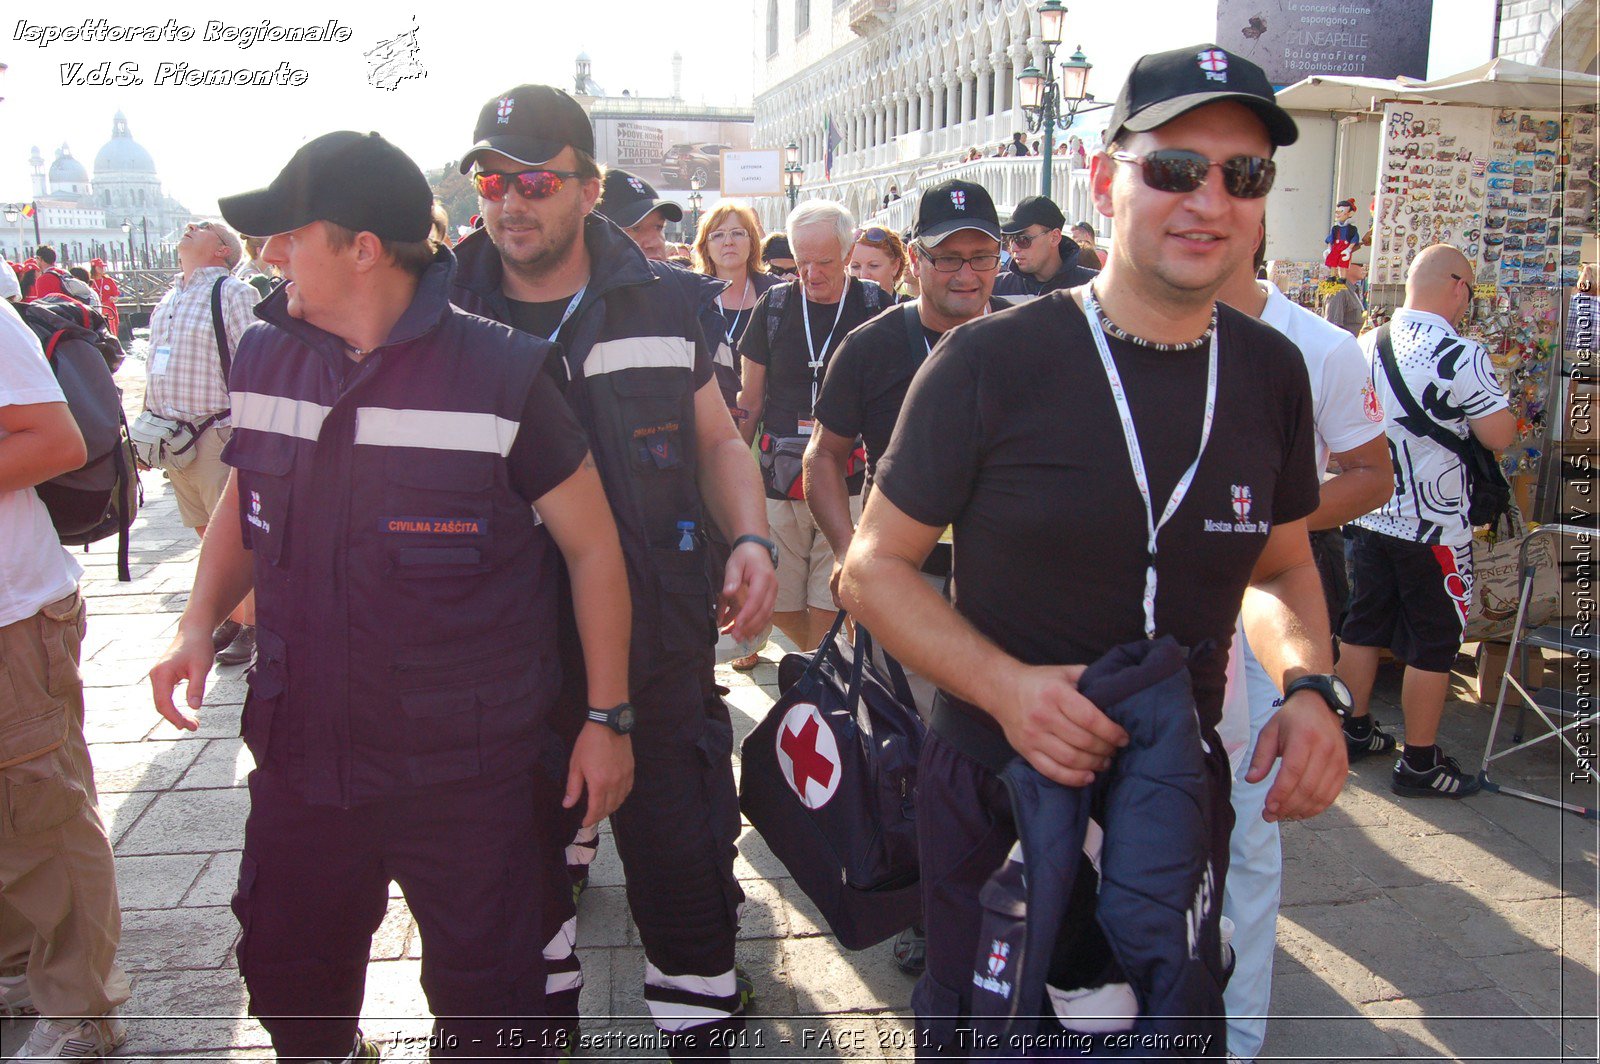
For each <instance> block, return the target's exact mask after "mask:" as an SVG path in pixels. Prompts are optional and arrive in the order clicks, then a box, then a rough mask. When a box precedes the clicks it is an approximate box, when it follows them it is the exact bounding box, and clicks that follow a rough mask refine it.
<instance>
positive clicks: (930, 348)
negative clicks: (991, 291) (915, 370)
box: [916, 300, 989, 355]
mask: <svg viewBox="0 0 1600 1064" xmlns="http://www.w3.org/2000/svg"><path fill="white" fill-rule="evenodd" d="M916 305H917V307H918V317H917V321H918V323H919V324H920V323H921V321H922V317H921V306H922V302H921V301H920V300H918V302H917V304H916ZM988 313H989V304H987V303H985V304H984V305H983V309H982V310H980V311H979V312H978V317H980V318H982V317H985V316H986V315H987V314H988ZM939 335H940V336H943V335H944V333H940V334H939ZM922 346H923V347H925V348H927V349H928V354H929V355H932V354H933V344H931V343H929V342H928V330H927V329H926V328H924V329H923V330H922Z"/></svg>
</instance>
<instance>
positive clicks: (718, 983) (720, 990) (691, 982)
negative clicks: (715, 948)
mask: <svg viewBox="0 0 1600 1064" xmlns="http://www.w3.org/2000/svg"><path fill="white" fill-rule="evenodd" d="M644 1003H645V1004H646V1005H648V1006H649V1008H650V1018H651V1019H652V1020H654V1021H655V1024H656V1026H657V1027H659V1028H660V1029H661V1030H663V1031H669V1032H679V1031H687V1030H690V1029H692V1028H695V1027H702V1026H704V1025H705V1024H708V1023H716V1022H717V1021H719V1020H725V1019H727V1018H728V1017H730V1016H732V1015H734V1014H735V1013H737V1012H738V1011H739V980H738V978H737V977H736V976H735V975H734V973H733V971H732V970H731V969H730V970H729V971H726V972H723V973H722V974H721V975H666V974H665V973H663V972H662V971H661V969H660V968H657V967H656V966H655V965H654V964H652V963H651V962H650V961H648V960H646V961H645V964H644Z"/></svg>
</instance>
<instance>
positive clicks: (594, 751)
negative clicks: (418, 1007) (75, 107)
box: [150, 132, 633, 1061]
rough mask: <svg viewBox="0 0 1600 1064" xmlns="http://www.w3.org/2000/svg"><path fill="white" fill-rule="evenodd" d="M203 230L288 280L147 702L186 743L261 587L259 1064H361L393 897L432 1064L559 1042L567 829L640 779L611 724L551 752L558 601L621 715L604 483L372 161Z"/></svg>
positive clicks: (261, 196) (246, 730)
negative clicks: (183, 696) (217, 233)
mask: <svg viewBox="0 0 1600 1064" xmlns="http://www.w3.org/2000/svg"><path fill="white" fill-rule="evenodd" d="M220 205H221V209H222V214H223V216H224V217H225V218H226V219H227V220H228V222H229V223H230V224H231V225H235V226H238V227H239V228H241V229H243V230H245V231H246V232H250V233H255V234H266V235H267V241H266V244H265V246H264V247H263V249H262V258H263V259H264V260H265V261H266V262H268V263H270V264H271V265H273V266H276V267H278V269H279V270H280V271H281V272H282V274H283V277H284V279H285V280H284V283H283V284H282V285H280V286H278V287H277V288H276V289H274V290H273V292H272V293H271V294H270V295H268V296H267V297H266V298H265V299H263V300H262V301H261V302H260V304H259V305H258V306H257V308H256V314H257V316H258V317H260V318H261V319H262V321H263V322H265V324H257V325H256V326H254V327H253V328H251V329H249V330H248V331H246V332H244V334H243V335H242V336H240V337H238V339H237V341H236V344H237V347H236V350H235V353H234V357H233V369H232V375H231V390H232V396H231V398H232V410H233V422H234V434H233V437H232V439H231V440H230V441H229V443H228V446H227V448H226V449H225V450H224V451H223V459H224V461H226V462H227V463H228V464H229V465H230V466H232V467H233V473H232V475H231V477H230V479H229V481H228V485H227V487H226V489H225V491H224V494H223V498H222V502H221V503H220V504H219V505H218V507H217V509H216V511H215V513H214V514H213V515H212V519H211V525H210V527H209V529H208V533H207V536H206V539H205V543H204V546H203V547H202V550H201V557H200V565H199V568H198V570H197V571H196V574H195V585H194V589H193V592H192V593H191V595H190V597H189V604H188V607H187V609H186V610H185V611H184V616H183V619H182V620H181V621H180V622H179V627H178V635H177V638H176V639H175V640H174V641H173V643H172V646H171V647H169V648H168V650H167V652H166V654H165V655H164V656H163V657H162V659H161V660H160V661H159V662H157V663H156V665H155V667H154V668H153V669H152V670H151V672H150V678H151V686H152V688H153V691H154V696H155V703H156V708H157V709H158V710H159V711H160V713H161V715H162V716H163V717H165V718H166V719H167V720H169V721H171V722H172V723H173V724H174V725H175V726H176V727H178V728H181V729H185V730H190V731H192V730H194V729H195V728H197V727H198V720H197V719H196V718H195V716H194V715H193V714H194V712H195V711H197V710H199V709H200V706H201V702H202V697H203V693H204V684H205V678H206V672H207V669H208V667H209V665H210V661H211V654H212V651H211V630H212V627H213V626H214V625H215V624H216V622H217V621H218V620H220V619H221V618H222V617H223V616H224V615H226V613H227V612H228V610H229V609H231V608H232V607H233V605H234V604H235V603H237V602H238V601H239V599H240V597H241V596H242V595H243V594H244V593H245V592H246V591H248V590H249V589H250V588H251V587H252V586H253V587H254V589H255V594H256V614H257V622H258V624H257V656H256V662H255V665H254V667H253V668H252V669H251V671H250V675H249V684H250V692H249V695H248V696H247V699H246V708H245V713H244V724H243V736H244V740H245V744H246V745H247V746H248V747H249V749H250V752H251V754H252V755H253V756H254V758H255V763H256V769H255V771H254V772H252V773H251V775H250V814H249V819H248V820H247V821H246V824H245V837H244V854H243V856H242V858H241V861H240V870H239V887H238V891H237V892H236V893H235V895H234V901H233V905H234V911H235V912H236V913H237V914H238V917H239V921H240V924H241V925H242V927H243V935H242V936H241V938H240V940H239V945H238V956H239V970H240V973H241V974H242V975H243V976H244V979H245V984H246V986H247V987H248V989H249V991H250V1008H251V1012H252V1014H254V1015H256V1016H258V1017H259V1018H260V1020H261V1022H262V1024H263V1026H265V1027H266V1029H267V1031H268V1033H269V1034H270V1035H271V1036H272V1042H273V1046H274V1048H275V1049H276V1050H277V1052H278V1055H279V1057H280V1059H285V1060H305V1061H344V1060H376V1059H377V1058H378V1056H377V1049H376V1047H375V1046H374V1044H373V1043H372V1042H370V1041H368V1040H367V1039H366V1038H365V1037H363V1036H362V1034H361V1032H360V1031H359V1030H358V1029H357V1027H356V1020H357V1017H359V1015H360V1013H361V1002H362V997H363V990H364V984H365V979H366V968H367V958H368V955H369V952H370V950H371V943H372V935H373V932H374V931H376V930H377V928H378V925H379V924H380V923H381V922H382V920H383V917H384V912H385V908H386V906H387V905H388V897H389V891H388V886H389V882H390V881H391V880H394V881H395V882H397V883H399V885H400V888H401V890H402V891H403V892H404V894H405V897H406V901H407V903H408V905H409V906H410V908H411V912H412V914H413V915H414V916H415V917H416V920H417V924H418V926H419V927H420V928H421V929H422V933H423V934H424V935H425V936H426V937H427V946H426V948H425V950H424V954H423V960H422V971H423V975H422V982H423V986H424V988H425V989H426V992H427V995H428V1004H429V1007H430V1008H431V1009H432V1010H433V1012H434V1014H435V1016H436V1017H437V1019H436V1021H435V1034H434V1037H435V1038H436V1039H437V1042H436V1044H437V1045H440V1046H462V1047H471V1048H470V1050H469V1052H471V1053H472V1054H474V1055H480V1056H481V1055H488V1056H517V1057H523V1056H527V1055H528V1053H527V1049H526V1045H536V1046H554V1045H557V1044H559V1041H560V1032H559V1029H558V1030H557V1031H554V1032H552V1031H548V1030H545V1029H544V1026H543V1025H544V1023H545V1019H544V1018H545V1017H547V1016H548V1015H549V1014H550V1012H551V1009H550V1008H549V1006H548V1004H547V1000H548V999H547V977H548V974H547V970H546V965H545V963H544V954H543V947H544V945H545V943H546V942H547V941H548V939H549V935H548V933H547V932H546V924H547V921H548V920H549V918H550V905H551V903H550V902H549V901H548V899H549V898H552V897H553V898H554V899H555V901H556V903H559V902H560V901H561V900H562V899H563V898H565V899H567V900H568V902H569V903H570V897H571V895H570V888H569V886H568V883H567V878H566V873H565V869H564V867H563V862H562V848H563V845H564V843H565V841H566V839H567V838H570V832H571V826H570V824H569V823H568V822H567V820H566V818H565V817H564V816H562V815H561V812H560V810H561V808H562V807H563V806H565V807H567V808H571V809H577V808H579V807H583V808H584V814H583V815H584V816H585V818H586V819H587V820H588V822H590V823H598V822H599V821H600V820H601V819H602V818H603V817H605V816H606V815H607V814H609V813H610V812H611V811H612V810H613V809H615V808H616V807H617V806H618V805H619V804H621V802H622V799H623V798H624V797H625V796H626V795H627V793H628V788H629V783H630V779H631V776H632V771H633V758H632V753H631V750H630V746H629V740H628V739H627V738H626V737H625V736H622V735H617V734H615V732H614V731H612V730H611V729H610V728H609V727H608V726H607V724H605V723H590V724H587V725H585V726H584V728H583V730H582V733H581V734H579V736H578V738H577V739H576V742H575V744H574V746H573V748H572V750H571V753H570V759H569V758H568V749H567V747H566V745H565V743H564V742H558V741H557V740H556V739H554V738H553V735H554V733H555V732H556V731H557V730H558V729H557V728H556V725H557V724H558V722H557V721H556V720H555V715H556V713H557V711H558V702H557V697H556V696H557V688H558V685H559V683H560V681H561V676H560V669H559V667H558V665H557V641H558V605H557V604H558V601H559V600H562V599H564V598H565V597H566V593H565V590H564V588H563V586H562V585H563V581H570V585H571V599H572V600H573V601H574V602H575V606H574V607H573V608H574V609H575V610H576V612H577V614H578V616H579V617H580V618H581V627H582V634H583V657H584V661H585V665H586V666H587V671H586V676H587V684H588V695H589V703H590V704H591V705H613V704H618V703H624V702H625V700H626V698H627V684H628V673H627V669H628V665H627V662H628V640H629V619H630V618H629V601H628V591H627V575H626V570H625V568H624V563H623V558H622V552H621V550H620V549H619V545H618V538H617V531H616V525H615V524H614V523H613V520H612V517H611V511H610V508H609V507H608V506H607V503H606V497H605V493H604V490H603V489H602V487H601V481H600V476H599V475H598V473H597V472H596V470H595V468H594V462H593V459H592V458H591V457H590V455H589V452H588V447H587V444H586V442H585V440H584V433H583V430H582V429H581V428H580V427H579V425H578V423H577V419H576V418H574V417H573V415H572V413H571V412H570V411H569V410H568V408H567V406H566V404H565V403H563V402H562V400H561V396H560V393H559V392H558V390H557V388H556V386H555V384H554V382H553V381H552V380H551V379H550V377H549V376H548V375H547V374H546V373H544V372H543V371H542V366H543V365H544V363H545V361H546V359H547V357H548V356H549V354H550V352H551V351H552V347H551V345H550V343H549V342H548V341H546V340H543V339H540V338H537V337H532V336H528V335H526V334H523V333H518V332H514V331H512V330H509V329H506V328H503V327H501V326H499V325H495V324H493V323H491V322H487V321H484V320H483V319H481V318H478V317H475V316H473V315H471V314H467V313H465V312H463V311H461V310H458V309H457V308H455V307H453V306H452V305H451V304H450V301H449V284H450V277H451V274H452V272H453V267H454V263H453V261H452V256H451V254H450V252H449V250H448V249H446V248H444V247H442V246H438V245H435V244H434V242H433V241H432V239H431V238H430V235H429V234H430V230H431V228H432V206H433V196H432V194H431V192H430V191H429V188H428V183H427V181H426V179H425V178H424V177H423V175H422V171H421V170H419V169H418V168H417V166H416V164H415V163H413V162H412V161H411V160H410V159H409V158H407V157H406V155H405V154H404V153H403V152H401V151H400V150H399V149H398V148H396V147H394V146H393V145H392V144H390V143H389V142H388V141H386V140H384V139H383V138H382V137H380V136H378V135H377V134H376V133H370V134H361V133H355V132H339V133H330V134H328V135H326V136H323V137H318V138H317V139H315V140H313V141H311V142H310V143H308V144H306V145H305V146H304V147H302V148H301V149H300V150H299V151H298V152H296V153H295V155H294V157H293V158H292V159H291V160H290V161H289V163H288V165H287V166H285V167H284V169H283V171H282V172H281V173H280V174H279V175H278V176H277V178H275V179H274V180H273V182H272V183H271V184H270V185H268V186H267V187H266V188H263V189H259V190H257V191H254V192H246V193H243V194H241V195H237V196H225V197H223V198H222V199H221V200H220ZM558 552H559V556H558ZM562 560H564V561H565V573H566V575H565V576H564V575H563V572H562V566H561V561H562ZM463 603H468V604H470V608H465V609H464V608H461V607H462V604H463ZM178 683H186V684H187V702H188V711H187V712H186V711H184V710H183V709H179V708H177V707H176V706H175V705H174V704H173V692H174V689H175V686H176V685H177V684H178ZM559 730H560V731H562V732H563V733H565V734H568V735H570V734H571V733H572V732H574V731H576V730H577V729H575V728H572V729H568V728H560V729H559ZM563 784H564V785H565V793H563ZM585 791H587V803H586V805H585V804H584V801H583V799H584V792H585ZM558 824H559V826H560V828H561V832H560V833H559V834H558V833H557V832H556V830H555V829H556V826H557V825H558ZM512 1018H515V1020H514V1021H512ZM508 1022H515V1024H516V1025H517V1026H519V1027H521V1028H523V1032H522V1038H523V1039H524V1040H525V1042H515V1043H514V1042H511V1041H509V1040H508V1039H506V1038H505V1037H504V1030H505V1025H506V1024H507V1023H508Z"/></svg>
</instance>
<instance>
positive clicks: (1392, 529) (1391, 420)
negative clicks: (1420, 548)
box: [1355, 307, 1507, 547]
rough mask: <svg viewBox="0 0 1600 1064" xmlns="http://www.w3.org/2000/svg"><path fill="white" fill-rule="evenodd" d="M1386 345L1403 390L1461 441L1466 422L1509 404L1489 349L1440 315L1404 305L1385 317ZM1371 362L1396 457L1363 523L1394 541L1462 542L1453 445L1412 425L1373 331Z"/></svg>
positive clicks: (1460, 477) (1463, 513)
mask: <svg viewBox="0 0 1600 1064" xmlns="http://www.w3.org/2000/svg"><path fill="white" fill-rule="evenodd" d="M1389 335H1390V343H1391V344H1392V345H1393V346H1394V358H1395V363H1396V364H1397V365H1398V366H1399V367H1400V376H1401V378H1402V379H1404V380H1405V383H1406V390H1407V391H1409V392H1410V393H1411V397H1412V398H1413V399H1414V400H1416V404H1417V406H1418V407H1420V408H1421V409H1422V411H1423V412H1424V413H1425V414H1427V415H1428V416H1429V418H1430V419H1432V420H1433V421H1434V422H1436V423H1437V424H1439V425H1442V426H1444V428H1445V430H1446V431H1449V432H1454V433H1455V434H1456V436H1458V437H1460V438H1461V439H1466V438H1467V436H1468V435H1469V434H1470V433H1471V431H1472V430H1471V428H1469V427H1468V425H1467V422H1468V420H1469V419H1472V418H1480V417H1487V416H1488V415H1489V414H1493V413H1495V412H1496V411H1500V410H1504V409H1506V407H1507V403H1506V393H1505V390H1504V389H1503V388H1501V387H1500V381H1499V380H1498V379H1496V377H1495V375H1494V366H1493V365H1492V364H1491V363H1490V362H1489V353H1488V352H1487V351H1485V350H1484V348H1483V345H1482V344H1480V343H1478V342H1477V341H1475V340H1468V339H1465V338H1463V337H1462V336H1460V335H1458V334H1457V333H1456V331H1455V330H1454V329H1452V328H1451V327H1450V323H1449V322H1447V321H1445V320H1444V319H1443V318H1441V317H1439V315H1437V314H1429V313H1428V312H1426V311H1421V310H1408V309H1406V308H1404V307H1402V308H1400V309H1399V310H1396V311H1395V312H1394V317H1393V318H1391V319H1390V321H1389ZM1358 342H1359V343H1360V344H1361V350H1362V353H1363V354H1365V355H1366V357H1367V361H1368V364H1369V365H1370V366H1371V367H1372V369H1371V373H1372V382H1373V385H1374V387H1375V388H1376V390H1377V395H1378V401H1379V403H1380V404H1382V406H1383V410H1384V413H1385V415H1386V416H1385V418H1384V423H1383V424H1384V431H1385V432H1387V433H1388V434H1389V449H1390V453H1391V454H1392V455H1393V456H1394V463H1395V474H1394V497H1393V498H1391V499H1390V500H1389V501H1388V502H1386V503H1384V504H1383V506H1382V507H1380V508H1378V509H1377V510H1374V511H1373V512H1372V513H1370V514H1367V515H1366V516H1365V517H1360V518H1357V519H1356V521H1355V523H1356V524H1358V525H1360V526H1361V527H1362V528H1366V529H1371V530H1372V531H1374V532H1381V533H1383V534H1384V535H1386V536H1394V537H1395V538H1396V539H1405V540H1411V541H1413V542H1416V543H1436V544H1440V545H1442V546H1446V547H1460V546H1464V545H1465V544H1467V543H1470V542H1472V526H1471V524H1470V523H1468V521H1467V491H1466V483H1467V474H1466V469H1465V467H1464V466H1463V465H1462V463H1461V459H1460V458H1459V457H1457V456H1456V454H1455V452H1454V451H1451V450H1449V449H1448V448H1446V447H1445V446H1444V445H1443V444H1441V443H1438V442H1437V441H1435V440H1434V439H1432V438H1431V437H1429V436H1428V435H1427V434H1426V432H1425V431H1413V429H1412V428H1411V427H1410V426H1409V425H1408V424H1407V423H1408V422H1409V421H1410V418H1409V416H1408V415H1407V414H1406V412H1405V408H1404V407H1402V406H1401V405H1400V401H1399V400H1398V399H1396V398H1395V397H1394V394H1393V392H1392V391H1391V390H1390V388H1389V377H1388V374H1386V373H1385V372H1384V371H1383V361H1382V359H1381V358H1379V356H1378V344H1377V333H1376V331H1374V332H1370V333H1367V334H1366V335H1365V336H1363V337H1362V338H1361V339H1360V341H1358Z"/></svg>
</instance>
